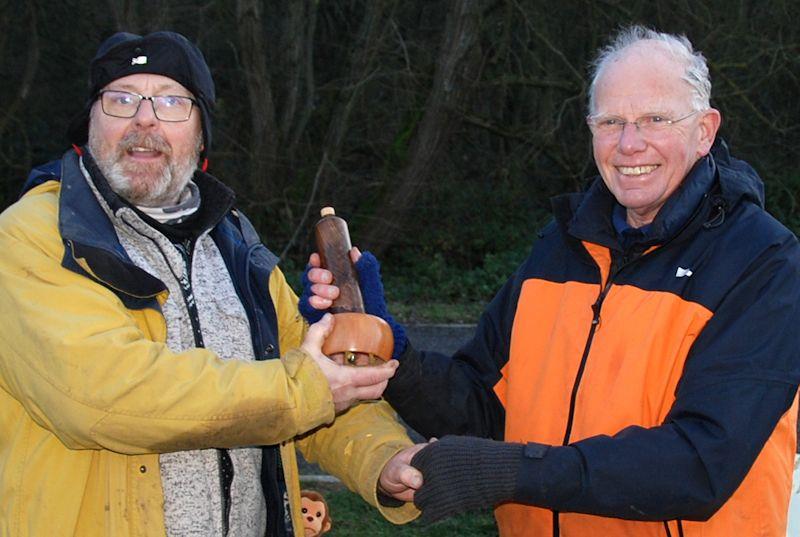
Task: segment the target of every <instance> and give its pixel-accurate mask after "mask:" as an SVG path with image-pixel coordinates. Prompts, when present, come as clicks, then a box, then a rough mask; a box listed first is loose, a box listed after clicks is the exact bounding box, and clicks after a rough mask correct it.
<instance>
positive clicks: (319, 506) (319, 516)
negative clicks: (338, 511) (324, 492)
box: [301, 497, 331, 537]
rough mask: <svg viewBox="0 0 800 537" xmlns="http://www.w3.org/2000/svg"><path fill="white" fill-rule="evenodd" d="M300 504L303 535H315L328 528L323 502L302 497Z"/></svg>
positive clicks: (314, 536) (326, 512) (313, 536)
mask: <svg viewBox="0 0 800 537" xmlns="http://www.w3.org/2000/svg"><path fill="white" fill-rule="evenodd" d="M301 505H302V513H303V531H304V532H305V537H316V536H318V535H322V534H323V533H324V532H326V531H328V530H329V529H330V527H331V525H330V522H329V521H328V517H327V514H328V508H327V506H326V505H325V502H323V501H314V500H311V499H310V498H306V497H303V498H302V501H301Z"/></svg>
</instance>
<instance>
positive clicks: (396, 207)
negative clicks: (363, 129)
mask: <svg viewBox="0 0 800 537" xmlns="http://www.w3.org/2000/svg"><path fill="white" fill-rule="evenodd" d="M484 4H485V2H483V1H481V0H453V2H452V5H451V7H450V10H449V12H448V15H447V23H446V26H445V32H444V36H443V39H442V45H441V50H440V52H439V58H438V60H437V68H436V73H435V75H434V78H433V86H432V88H431V91H430V93H429V95H428V99H427V102H426V104H425V113H424V115H423V117H422V120H421V121H420V124H419V127H418V130H417V132H416V134H415V135H414V138H413V139H412V141H411V144H410V148H409V159H408V163H407V164H406V166H405V168H404V169H403V170H401V171H400V173H399V174H398V177H397V179H396V181H395V185H396V188H394V190H392V191H391V192H390V193H389V194H388V195H387V196H386V198H385V199H384V201H383V203H382V208H381V209H379V210H378V212H377V214H378V215H379V217H380V219H379V220H377V221H376V224H375V226H373V227H372V229H371V231H370V232H369V233H368V234H367V236H366V240H365V242H364V244H365V246H367V247H368V248H370V250H372V251H373V252H375V253H376V255H380V254H381V253H383V252H384V251H385V250H386V248H388V247H389V246H390V245H391V244H392V243H393V242H394V240H395V237H397V235H398V234H399V233H401V232H402V230H403V227H404V224H405V221H406V219H407V217H408V213H409V209H410V208H411V207H412V205H413V203H414V200H415V198H416V195H417V192H418V191H419V189H420V186H421V185H423V184H424V183H425V182H426V181H428V180H430V177H431V171H432V169H433V166H434V163H435V162H436V160H437V158H438V156H439V155H440V153H441V151H442V148H443V147H444V146H445V144H446V142H447V139H448V138H449V137H450V136H451V134H452V132H453V130H454V128H455V127H456V126H457V125H458V124H459V122H460V120H459V116H458V112H457V111H458V109H459V108H461V106H462V104H463V103H464V102H465V101H466V99H467V98H468V96H469V95H470V93H471V90H472V86H473V84H474V82H475V78H476V77H477V71H478V66H479V64H480V48H479V46H480V45H479V42H478V38H479V33H480V24H481V15H482V13H483V10H484Z"/></svg>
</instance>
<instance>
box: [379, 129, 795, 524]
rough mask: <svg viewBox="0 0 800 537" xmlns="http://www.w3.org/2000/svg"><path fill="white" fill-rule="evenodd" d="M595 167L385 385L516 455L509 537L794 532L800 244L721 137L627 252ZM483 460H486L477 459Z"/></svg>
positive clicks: (415, 415)
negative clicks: (502, 279)
mask: <svg viewBox="0 0 800 537" xmlns="http://www.w3.org/2000/svg"><path fill="white" fill-rule="evenodd" d="M615 203H616V202H615V200H614V198H613V197H612V195H611V194H610V192H609V191H608V190H607V188H606V187H605V185H604V184H603V182H602V181H601V180H599V179H597V180H595V181H594V182H593V183H592V185H591V186H590V188H589V189H588V190H587V191H586V192H583V193H580V194H569V195H566V196H562V197H559V198H555V199H554V201H553V207H554V220H553V222H552V223H551V224H549V225H548V226H547V227H546V228H545V229H544V230H543V231H542V232H541V233H539V240H537V241H536V242H535V244H534V246H533V249H532V251H531V253H530V255H529V257H528V259H527V260H526V261H525V262H524V263H523V264H522V265H521V266H520V267H519V269H518V270H517V271H516V273H515V274H514V275H513V276H512V277H511V278H510V279H509V280H508V282H507V283H506V284H505V286H504V287H503V288H502V289H501V290H500V292H499V293H498V295H497V296H496V297H495V298H494V300H493V301H492V302H491V304H490V305H489V306H488V307H487V309H486V311H485V312H484V314H483V315H482V316H481V319H480V321H479V324H478V328H477V331H476V334H475V335H474V337H473V339H472V340H471V341H470V342H469V343H467V344H466V345H465V346H464V347H463V348H462V349H461V350H459V351H458V352H457V353H456V354H455V355H454V356H452V357H446V356H444V355H441V354H437V353H434V352H419V351H416V350H415V349H413V348H410V347H409V349H408V350H407V351H406V352H405V354H404V355H403V356H402V357H401V359H400V361H401V366H400V368H399V369H398V372H397V374H396V376H395V378H393V379H392V381H391V382H390V384H389V388H388V389H387V391H386V393H385V396H386V398H387V399H388V400H389V402H390V403H392V405H393V406H394V407H395V408H396V409H397V410H398V411H399V413H400V414H401V416H402V417H403V418H404V419H405V420H406V421H407V422H408V423H409V424H411V425H412V426H413V427H414V428H415V429H417V430H418V431H419V432H420V433H422V434H423V435H425V436H442V435H444V434H467V435H475V436H484V437H491V438H495V439H504V440H506V441H510V442H521V443H539V444H544V445H546V446H548V447H547V449H528V450H524V451H525V453H526V455H525V456H524V457H523V460H522V461H520V471H519V473H518V476H517V485H516V491H515V493H514V497H512V498H508V500H509V501H508V503H503V504H501V505H499V506H497V508H496V511H495V515H496V518H497V522H498V525H499V529H500V533H501V535H504V536H517V535H542V536H549V535H553V536H562V537H574V536H586V535H614V536H676V537H677V536H679V535H683V536H686V537H689V536H701V535H702V536H704V537H711V536H713V537H716V536H725V537H729V536H731V535H748V536H770V537H783V536H785V535H786V524H787V510H788V503H789V496H790V492H791V475H792V467H793V461H794V454H795V448H796V429H795V424H796V419H797V390H798V383H799V382H800V355H799V354H798V353H799V351H798V349H800V330H798V328H797V321H798V319H800V312H798V309H800V248H799V247H798V242H797V239H796V238H795V236H794V235H793V234H792V233H791V232H790V231H788V230H787V229H786V228H785V227H784V226H782V225H781V224H780V223H778V222H777V221H776V220H775V219H774V218H772V217H771V216H770V215H769V214H768V213H767V212H766V211H765V210H764V208H763V184H762V183H761V180H760V179H759V178H758V176H757V175H756V173H755V171H754V170H753V169H752V168H751V167H750V166H749V165H747V164H746V163H744V162H742V161H740V160H737V159H734V158H732V157H730V155H729V154H728V151H727V148H726V147H725V146H724V144H722V143H718V144H717V145H716V146H715V147H714V149H713V151H712V154H711V155H709V156H707V157H704V158H703V159H701V160H700V161H698V163H697V164H696V165H695V167H694V168H693V169H692V171H691V172H690V174H689V175H688V176H687V178H686V179H685V180H684V181H683V183H682V184H681V187H680V188H679V189H678V190H677V191H676V192H675V193H674V194H673V195H672V196H671V197H670V199H668V200H667V202H666V204H665V205H664V207H662V209H661V211H660V212H659V213H658V215H657V217H656V219H655V220H654V221H653V223H652V224H651V225H650V226H649V228H648V229H647V231H646V232H645V233H644V234H642V236H641V237H639V238H638V239H636V240H634V241H633V242H632V243H630V244H629V245H628V246H627V247H626V248H623V247H622V246H621V245H620V238H619V236H618V233H617V231H616V229H615V228H614V225H613V222H612V213H613V211H614V205H615ZM475 464H480V461H475Z"/></svg>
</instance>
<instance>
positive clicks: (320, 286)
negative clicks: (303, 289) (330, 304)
mask: <svg viewBox="0 0 800 537" xmlns="http://www.w3.org/2000/svg"><path fill="white" fill-rule="evenodd" d="M311 292H312V293H313V294H315V295H317V296H321V297H322V298H328V299H330V300H336V298H337V297H338V296H339V288H338V287H336V286H335V285H328V284H324V283H314V284H313V285H312V286H311Z"/></svg>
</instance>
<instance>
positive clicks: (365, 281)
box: [356, 252, 408, 359]
mask: <svg viewBox="0 0 800 537" xmlns="http://www.w3.org/2000/svg"><path fill="white" fill-rule="evenodd" d="M356 272H358V285H359V287H361V296H362V297H363V298H364V310H365V311H366V312H367V313H369V314H370V315H374V316H375V317H380V318H381V319H383V320H384V321H386V323H387V324H388V325H389V327H390V328H391V329H392V335H393V336H394V351H393V352H392V358H395V359H397V357H398V356H400V355H401V354H403V352H404V351H405V350H406V345H408V338H407V337H406V329H405V328H404V327H403V325H402V324H400V323H398V322H397V321H395V320H394V317H392V316H391V315H390V314H389V310H387V309H386V297H385V296H384V294H383V281H382V280H381V264H380V263H378V260H377V258H376V257H375V256H374V255H372V254H371V253H370V252H363V253H362V254H361V258H360V259H359V260H358V262H357V263H356Z"/></svg>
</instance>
